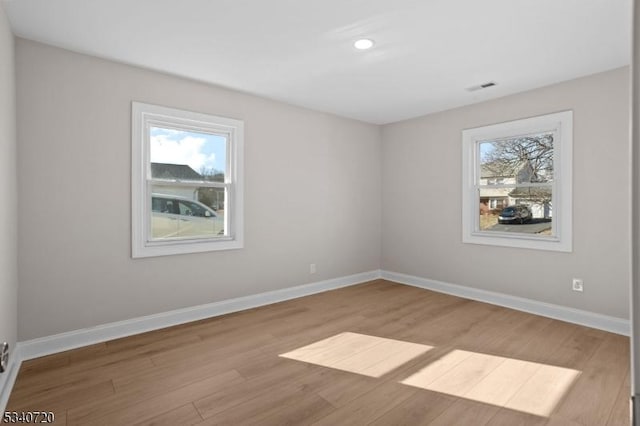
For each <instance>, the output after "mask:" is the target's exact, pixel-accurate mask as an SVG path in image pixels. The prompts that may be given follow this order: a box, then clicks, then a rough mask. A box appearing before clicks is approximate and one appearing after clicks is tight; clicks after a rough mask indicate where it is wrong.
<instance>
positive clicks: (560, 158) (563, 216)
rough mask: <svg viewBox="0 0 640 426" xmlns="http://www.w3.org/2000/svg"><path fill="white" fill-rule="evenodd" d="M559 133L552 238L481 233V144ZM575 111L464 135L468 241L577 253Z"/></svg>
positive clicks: (464, 203) (464, 215) (464, 205)
mask: <svg viewBox="0 0 640 426" xmlns="http://www.w3.org/2000/svg"><path fill="white" fill-rule="evenodd" d="M549 132H553V133H554V135H555V138H554V148H553V162H554V180H553V183H552V185H551V186H552V206H553V220H552V222H551V223H552V234H553V235H552V236H541V235H534V234H531V235H529V234H525V233H509V232H497V231H481V230H480V218H479V209H480V205H479V197H478V188H479V187H480V185H479V182H480V171H481V170H480V153H479V152H480V150H479V144H480V143H481V142H487V141H491V140H496V139H505V138H512V137H518V136H524V135H530V134H539V133H549ZM572 150H573V112H572V111H562V112H558V113H553V114H547V115H541V116H537V117H531V118H526V119H521V120H514V121H509V122H505V123H498V124H493V125H489V126H483V127H476V128H472V129H466V130H463V131H462V241H463V243H471V244H485V245H494V246H504V247H517V248H527V249H539V250H553V251H563V252H571V251H572V247H573V244H572V222H571V221H572V204H573V202H572V201H573V198H572V157H573V154H572Z"/></svg>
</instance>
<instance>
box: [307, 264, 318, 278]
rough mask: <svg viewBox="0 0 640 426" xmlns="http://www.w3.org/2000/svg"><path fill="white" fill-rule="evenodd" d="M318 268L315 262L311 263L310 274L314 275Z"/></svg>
mask: <svg viewBox="0 0 640 426" xmlns="http://www.w3.org/2000/svg"><path fill="white" fill-rule="evenodd" d="M316 270H317V269H316V264H315V263H311V264H309V273H310V274H312V275H313V274H315V273H316Z"/></svg>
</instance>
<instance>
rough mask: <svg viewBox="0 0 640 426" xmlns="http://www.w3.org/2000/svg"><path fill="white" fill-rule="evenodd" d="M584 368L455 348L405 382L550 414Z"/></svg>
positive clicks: (544, 414)
mask: <svg viewBox="0 0 640 426" xmlns="http://www.w3.org/2000/svg"><path fill="white" fill-rule="evenodd" d="M579 375H580V371H577V370H572V369H569V368H562V367H556V366H552V365H547V364H539V363H535V362H528V361H522V360H518V359H512V358H504V357H500V356H494V355H486V354H481V353H477V352H469V351H462V350H454V351H451V352H449V353H447V354H446V355H445V356H443V357H441V358H440V359H438V360H436V361H434V362H432V363H430V364H429V365H428V366H426V367H424V368H423V369H422V370H420V371H418V372H417V373H415V374H413V375H411V376H409V377H408V378H406V379H405V380H403V381H402V382H401V383H403V384H406V385H409V386H414V387H419V388H422V389H426V390H430V391H435V392H441V393H446V394H449V395H453V396H457V397H462V398H466V399H471V400H474V401H479V402H483V403H486V404H492V405H497V406H501V407H505V408H509V409H512V410H518V411H522V412H525V413H529V414H534V415H537V416H544V417H548V416H549V415H550V414H551V412H552V411H553V409H554V408H555V406H556V405H557V404H558V402H560V400H561V399H562V397H563V396H564V395H565V393H566V392H567V391H568V390H569V388H570V387H571V385H572V384H573V382H574V381H575V380H576V379H577V378H578V376H579Z"/></svg>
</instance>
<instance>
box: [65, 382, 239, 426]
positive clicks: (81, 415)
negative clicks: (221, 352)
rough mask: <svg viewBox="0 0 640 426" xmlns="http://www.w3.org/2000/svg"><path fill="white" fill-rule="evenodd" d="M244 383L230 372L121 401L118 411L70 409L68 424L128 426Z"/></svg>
mask: <svg viewBox="0 0 640 426" xmlns="http://www.w3.org/2000/svg"><path fill="white" fill-rule="evenodd" d="M242 380H243V379H242V378H241V377H240V375H239V374H238V373H237V372H235V371H229V372H226V373H222V374H219V375H217V376H213V377H210V378H207V379H204V380H201V381H198V382H194V383H191V384H189V385H186V386H183V387H180V388H177V389H167V390H166V392H164V393H162V394H160V395H158V396H155V397H152V398H149V399H144V400H139V401H132V400H127V401H122V402H121V404H120V405H119V406H118V407H117V408H115V407H114V405H104V404H102V405H98V406H93V407H92V408H93V409H91V410H83V409H70V410H69V411H68V412H67V424H68V425H69V426H73V425H86V424H91V425H94V426H100V425H127V424H135V423H139V422H142V421H147V420H149V419H152V418H153V417H155V416H156V415H157V414H158V413H163V412H166V411H169V410H174V409H177V408H179V407H181V406H183V405H186V404H189V403H191V402H192V401H193V400H194V399H196V398H198V397H199V396H201V395H206V394H207V393H212V392H215V391H217V390H219V389H223V388H224V387H225V386H229V385H232V384H235V383H238V382H240V381H242Z"/></svg>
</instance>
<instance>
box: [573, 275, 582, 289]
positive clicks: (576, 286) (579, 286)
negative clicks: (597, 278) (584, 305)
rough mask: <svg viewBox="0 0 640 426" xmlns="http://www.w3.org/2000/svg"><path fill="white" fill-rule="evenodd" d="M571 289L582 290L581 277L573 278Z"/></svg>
mask: <svg viewBox="0 0 640 426" xmlns="http://www.w3.org/2000/svg"><path fill="white" fill-rule="evenodd" d="M571 288H572V289H573V291H584V283H583V282H582V279H581V278H574V279H573V284H572V286H571Z"/></svg>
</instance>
